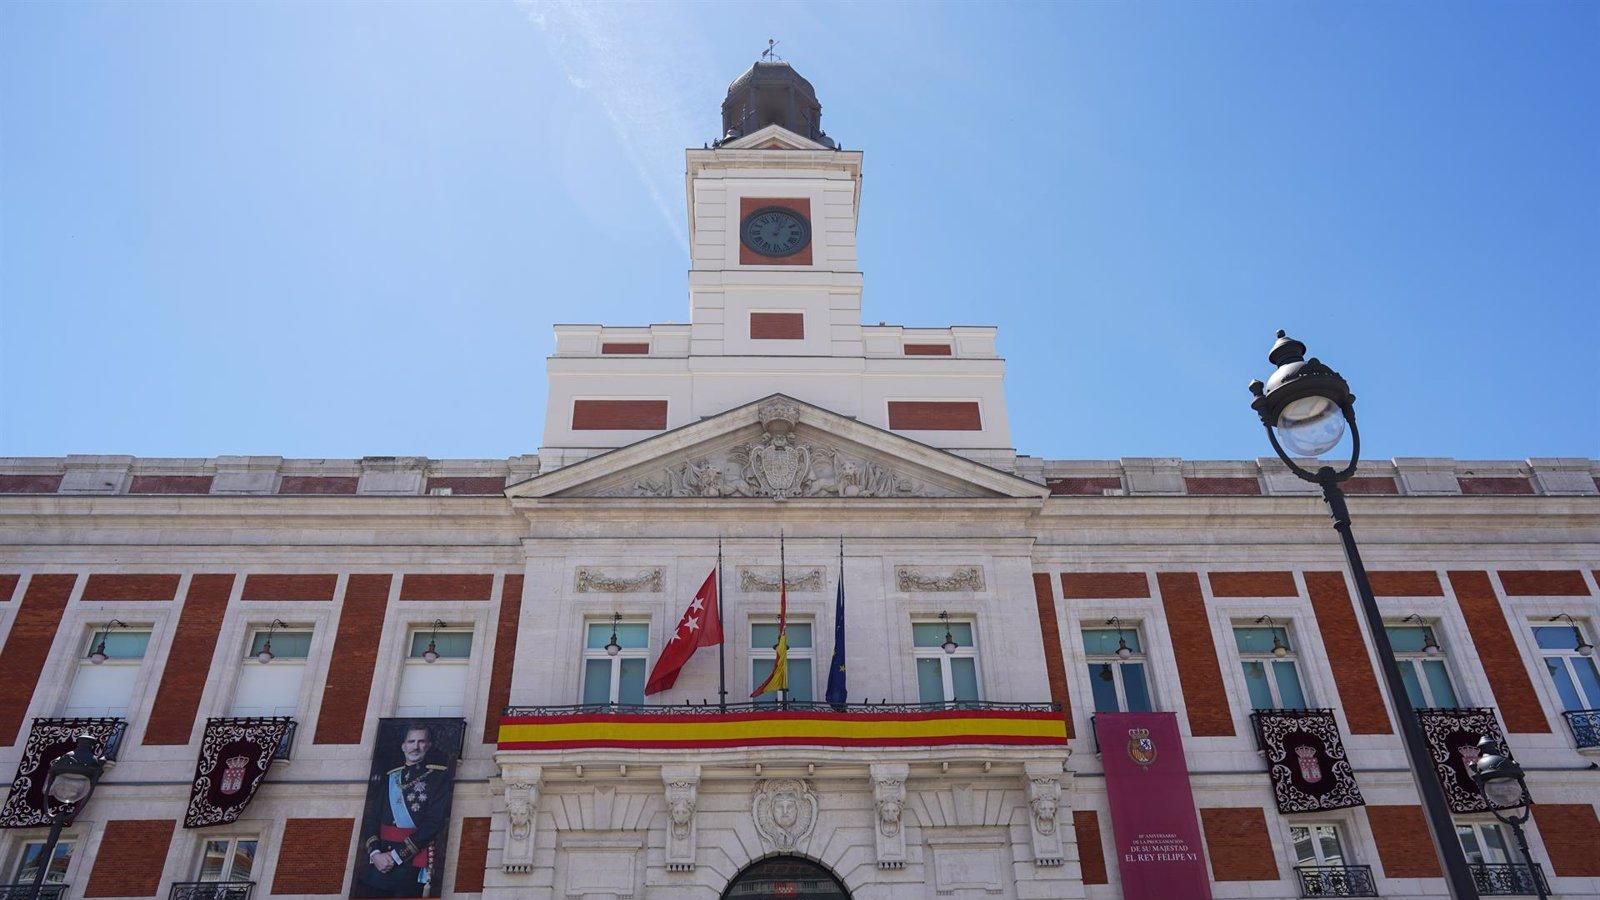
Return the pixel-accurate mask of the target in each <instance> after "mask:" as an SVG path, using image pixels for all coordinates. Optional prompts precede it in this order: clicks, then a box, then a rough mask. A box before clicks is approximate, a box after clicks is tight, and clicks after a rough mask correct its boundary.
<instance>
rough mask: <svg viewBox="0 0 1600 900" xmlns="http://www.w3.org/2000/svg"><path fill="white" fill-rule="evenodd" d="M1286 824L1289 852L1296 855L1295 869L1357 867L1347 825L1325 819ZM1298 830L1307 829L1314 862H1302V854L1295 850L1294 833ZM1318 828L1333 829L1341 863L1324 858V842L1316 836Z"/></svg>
mask: <svg viewBox="0 0 1600 900" xmlns="http://www.w3.org/2000/svg"><path fill="white" fill-rule="evenodd" d="M1285 824H1286V825H1287V826H1288V829H1289V852H1290V853H1293V854H1295V861H1294V863H1293V866H1294V867H1295V868H1300V867H1309V866H1318V867H1343V868H1349V867H1351V866H1354V865H1357V863H1356V862H1355V860H1354V858H1353V857H1352V855H1351V853H1350V849H1351V842H1350V841H1349V840H1348V834H1347V832H1348V831H1349V829H1348V828H1346V826H1345V823H1343V822H1340V821H1337V820H1334V819H1323V820H1320V821H1304V822H1301V821H1291V822H1287V823H1285ZM1296 828H1304V829H1307V836H1308V837H1310V838H1311V854H1312V856H1313V857H1314V860H1313V861H1312V862H1302V861H1301V860H1300V853H1299V851H1298V850H1297V849H1295V837H1294V832H1295V829H1296ZM1318 828H1331V829H1333V836H1334V839H1335V840H1336V841H1338V842H1339V856H1340V861H1339V862H1328V861H1327V859H1325V858H1324V856H1323V853H1322V842H1321V841H1319V840H1317V836H1316V829H1318Z"/></svg>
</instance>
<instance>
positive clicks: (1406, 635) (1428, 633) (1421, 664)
mask: <svg viewBox="0 0 1600 900" xmlns="http://www.w3.org/2000/svg"><path fill="white" fill-rule="evenodd" d="M1383 630H1384V631H1386V632H1388V633H1389V643H1390V645H1391V646H1393V647H1394V659H1395V662H1397V663H1399V664H1400V680H1401V681H1403V682H1405V685H1406V696H1407V697H1408V698H1410V699H1411V705H1412V706H1414V707H1417V708H1418V709H1427V708H1430V707H1438V708H1452V709H1453V708H1455V707H1457V706H1460V705H1461V703H1460V702H1459V701H1458V700H1457V699H1456V689H1455V687H1454V686H1453V685H1452V684H1451V683H1450V670H1449V669H1447V668H1446V667H1445V662H1444V651H1443V650H1441V649H1440V648H1439V644H1438V642H1437V640H1436V639H1435V638H1434V631H1433V627H1432V626H1429V625H1386V626H1384V629H1383ZM1430 647H1431V648H1432V651H1433V652H1431V653H1430V652H1428V649H1427V648H1430Z"/></svg>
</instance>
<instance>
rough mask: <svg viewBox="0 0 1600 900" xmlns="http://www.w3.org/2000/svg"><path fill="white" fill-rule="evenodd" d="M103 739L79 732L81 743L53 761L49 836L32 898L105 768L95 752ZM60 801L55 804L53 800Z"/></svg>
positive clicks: (47, 804)
mask: <svg viewBox="0 0 1600 900" xmlns="http://www.w3.org/2000/svg"><path fill="white" fill-rule="evenodd" d="M99 744H100V740H99V739H98V738H96V737H95V736H94V735H92V734H80V735H78V745H77V746H76V747H74V748H72V749H71V750H68V751H67V752H66V753H63V754H61V755H60V756H58V757H56V758H55V759H53V760H51V761H50V769H49V774H47V775H46V776H45V781H44V811H45V812H46V813H47V814H48V815H49V816H50V837H49V838H48V839H46V840H45V843H44V850H43V851H42V852H41V853H40V854H39V865H38V868H37V869H36V870H35V871H34V873H33V890H32V892H31V896H32V897H33V900H39V894H40V892H41V891H43V890H44V876H45V873H47V872H48V871H49V870H50V863H51V862H52V861H53V859H54V858H55V855H56V844H58V843H60V842H61V829H63V828H65V827H67V826H68V825H71V824H72V820H74V819H76V818H77V817H78V812H79V811H80V810H82V809H83V807H84V804H86V803H88V802H89V797H90V795H92V794H93V793H94V787H95V785H96V784H98V783H99V782H100V775H101V773H102V772H104V771H105V768H106V758H105V757H103V756H101V755H100V754H99V753H96V752H95V748H96V747H98V746H99ZM52 800H54V801H55V802H56V803H58V804H60V805H59V806H55V807H54V808H52V804H51V801H52Z"/></svg>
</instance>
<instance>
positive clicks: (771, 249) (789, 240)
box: [739, 206, 811, 258]
mask: <svg viewBox="0 0 1600 900" xmlns="http://www.w3.org/2000/svg"><path fill="white" fill-rule="evenodd" d="M739 240H740V241H742V242H743V243H744V245H745V246H746V247H749V248H750V249H751V250H752V251H754V252H756V253H759V254H760V255H762V256H770V257H773V258H778V257H784V256H793V255H794V254H796V253H799V252H800V251H801V250H804V249H805V248H806V245H807V244H810V243H811V223H810V222H807V221H806V220H805V217H804V216H802V215H800V214H799V213H797V212H795V211H794V210H792V209H785V208H784V207H781V206H767V207H763V208H761V209H758V210H756V211H755V212H753V213H751V214H750V215H748V216H745V217H744V223H743V224H741V225H740V226H739Z"/></svg>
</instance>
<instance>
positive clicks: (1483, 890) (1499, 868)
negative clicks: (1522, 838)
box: [1467, 863, 1550, 896]
mask: <svg viewBox="0 0 1600 900" xmlns="http://www.w3.org/2000/svg"><path fill="white" fill-rule="evenodd" d="M1467 868H1469V869H1471V870H1472V881H1473V883H1474V884H1476V885H1477V886H1478V893H1479V894H1484V895H1496V896H1515V895H1518V894H1537V893H1539V889H1540V888H1543V889H1544V892H1545V893H1546V894H1548V893H1550V884H1549V882H1547V881H1545V880H1544V869H1543V868H1542V867H1540V865H1539V864H1538V863H1534V864H1533V865H1532V866H1528V865H1525V864H1522V863H1472V864H1470V865H1468V866H1467ZM1536 885H1537V886H1536Z"/></svg>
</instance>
